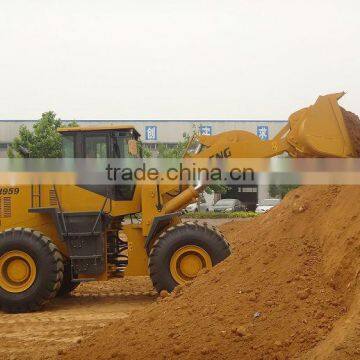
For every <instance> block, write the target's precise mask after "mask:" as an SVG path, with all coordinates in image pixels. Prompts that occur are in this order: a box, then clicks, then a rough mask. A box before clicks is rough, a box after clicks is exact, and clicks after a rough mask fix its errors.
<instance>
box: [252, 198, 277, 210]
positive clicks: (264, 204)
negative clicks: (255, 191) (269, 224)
mask: <svg viewBox="0 0 360 360" xmlns="http://www.w3.org/2000/svg"><path fill="white" fill-rule="evenodd" d="M280 201H281V200H280V199H265V200H262V201H261V202H260V203H259V204H257V206H256V209H255V212H256V213H258V214H262V213H264V212H267V211H269V210H270V209H272V208H273V207H274V206H276V205H279V204H280Z"/></svg>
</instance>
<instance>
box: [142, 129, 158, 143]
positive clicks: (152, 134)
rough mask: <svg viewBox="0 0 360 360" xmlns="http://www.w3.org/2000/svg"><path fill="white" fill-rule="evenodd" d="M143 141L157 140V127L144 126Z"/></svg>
mask: <svg viewBox="0 0 360 360" xmlns="http://www.w3.org/2000/svg"><path fill="white" fill-rule="evenodd" d="M145 140H157V126H145Z"/></svg>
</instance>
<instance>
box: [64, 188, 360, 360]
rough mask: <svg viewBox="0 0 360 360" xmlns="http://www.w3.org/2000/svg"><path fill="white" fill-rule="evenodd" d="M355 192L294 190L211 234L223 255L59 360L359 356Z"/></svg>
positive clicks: (359, 244)
mask: <svg viewBox="0 0 360 360" xmlns="http://www.w3.org/2000/svg"><path fill="white" fill-rule="evenodd" d="M359 217H360V187H355V186H343V187H340V186H319V187H302V188H298V189H296V190H295V191H293V192H291V193H290V194H289V195H288V196H287V197H286V199H285V200H284V201H283V202H282V204H281V205H280V206H278V207H276V208H274V209H273V210H272V211H270V212H269V213H267V214H264V215H262V216H260V217H258V218H256V219H254V220H252V221H250V222H237V221H233V222H230V223H228V224H225V225H223V226H222V228H221V230H222V231H223V232H224V234H225V235H226V236H227V238H228V239H229V241H230V243H231V244H232V250H233V253H232V255H231V256H230V257H229V258H228V259H227V260H226V261H225V262H223V263H221V264H220V265H218V266H217V267H215V268H214V269H212V270H211V271H209V272H208V273H205V272H204V273H203V274H201V275H200V276H199V277H198V278H197V279H196V281H194V282H193V283H192V284H190V285H188V286H184V287H181V288H177V289H176V290H175V292H174V293H173V294H171V295H170V296H166V297H164V298H163V299H160V298H159V300H158V301H157V302H156V303H154V304H152V305H150V306H148V307H146V308H145V309H143V310H140V311H138V312H136V313H134V314H133V315H132V316H131V317H130V318H128V319H124V320H120V321H115V322H114V323H113V324H112V325H110V326H108V327H106V328H104V329H102V330H101V331H99V332H98V333H96V334H95V335H94V336H93V337H91V338H88V339H87V340H85V341H84V342H83V343H81V344H80V345H78V346H76V347H74V348H72V349H69V350H67V351H66V354H63V355H62V356H61V358H64V359H84V360H85V359H86V360H88V359H176V358H179V359H202V358H203V359H279V360H280V359H290V358H291V359H292V358H304V359H313V358H317V359H321V358H326V359H328V358H336V359H344V358H349V359H354V358H357V357H360V342H359V338H360V315H359V313H360V291H359V288H360V287H359V282H360V274H359V273H360V221H359V220H360V219H359Z"/></svg>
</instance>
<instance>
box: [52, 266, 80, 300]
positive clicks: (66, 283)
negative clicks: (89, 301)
mask: <svg viewBox="0 0 360 360" xmlns="http://www.w3.org/2000/svg"><path fill="white" fill-rule="evenodd" d="M79 285H80V283H77V282H72V281H71V265H70V263H69V262H67V263H65V264H64V278H63V281H62V283H61V286H60V289H59V291H58V293H57V296H66V295H67V294H70V293H71V292H72V291H73V290H75V289H76V288H77V287H78V286H79Z"/></svg>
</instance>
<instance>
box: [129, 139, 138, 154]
mask: <svg viewBox="0 0 360 360" xmlns="http://www.w3.org/2000/svg"><path fill="white" fill-rule="evenodd" d="M128 146H129V153H130V154H131V155H133V156H137V155H138V146H137V141H136V140H133V139H130V140H129V141H128Z"/></svg>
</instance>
